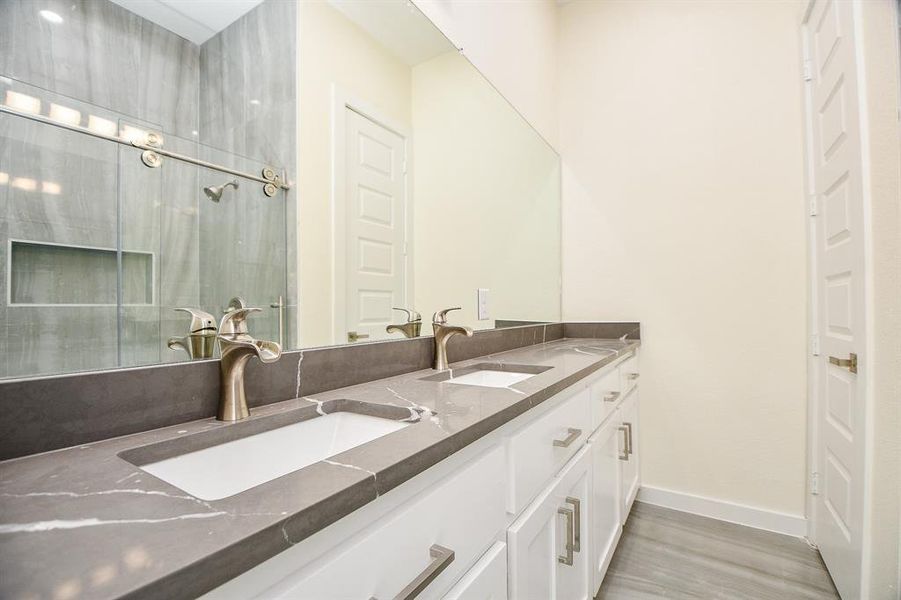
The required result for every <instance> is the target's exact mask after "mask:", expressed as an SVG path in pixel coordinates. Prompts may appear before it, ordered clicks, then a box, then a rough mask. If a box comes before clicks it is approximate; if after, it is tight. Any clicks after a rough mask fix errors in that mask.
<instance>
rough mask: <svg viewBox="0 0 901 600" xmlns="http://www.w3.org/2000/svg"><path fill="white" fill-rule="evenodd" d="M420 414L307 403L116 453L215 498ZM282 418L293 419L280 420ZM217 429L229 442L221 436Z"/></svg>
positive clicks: (204, 497) (383, 407)
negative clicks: (265, 415)
mask: <svg viewBox="0 0 901 600" xmlns="http://www.w3.org/2000/svg"><path fill="white" fill-rule="evenodd" d="M311 411H312V412H311ZM320 411H321V412H322V413H325V414H320ZM292 413H293V414H292ZM286 417H287V419H286ZM418 419H419V413H418V412H416V411H415V410H410V409H406V408H401V407H397V406H389V405H379V404H370V403H366V402H357V401H351V400H332V401H329V402H323V403H322V405H321V407H318V410H317V407H316V406H310V407H305V408H303V409H298V410H295V411H290V412H289V413H283V414H278V415H272V416H271V417H262V418H260V419H256V420H251V421H247V422H242V423H237V424H235V425H229V426H227V427H223V428H221V429H217V430H212V431H209V432H203V433H199V434H195V435H191V436H185V437H184V438H179V439H176V440H171V441H168V442H161V443H159V444H153V445H150V446H144V447H141V448H134V449H131V450H127V451H125V452H122V453H121V454H120V457H121V458H124V459H125V460H127V461H129V462H131V463H132V464H134V465H135V466H137V467H139V468H140V469H142V470H143V471H146V472H147V473H150V474H151V475H153V476H155V477H158V478H159V479H162V480H163V481H165V482H167V483H170V484H172V485H174V486H175V487H177V488H179V489H181V490H183V491H185V492H187V493H188V494H191V495H192V496H194V497H196V498H200V499H201V500H221V499H222V498H227V497H229V496H233V495H235V494H238V493H240V492H243V491H246V490H249V489H251V488H254V487H256V486H258V485H261V484H263V483H266V482H267V481H272V480H273V479H276V478H278V477H281V476H282V475H287V474H288V473H291V472H293V471H297V470H299V469H302V468H304V467H306V466H308V465H311V464H313V463H316V462H319V461H321V460H324V459H327V458H329V457H330V456H335V455H336V454H340V453H341V452H344V451H346V450H350V449H351V448H355V447H356V446H360V445H362V444H365V443H366V442H370V441H372V440H374V439H377V438H380V437H382V436H384V435H387V434H389V433H392V432H394V431H398V430H400V429H403V428H404V427H407V426H408V425H410V423H411V422H414V421H416V420H418ZM286 420H289V421H294V422H289V423H287V424H286V423H285V421H286ZM244 426H246V427H244ZM242 428H243V429H242ZM260 429H263V430H262V431H260ZM223 434H229V435H227V436H226V437H228V438H231V439H228V440H227V441H224V440H223Z"/></svg>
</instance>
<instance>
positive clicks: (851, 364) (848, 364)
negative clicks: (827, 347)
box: [829, 352, 857, 373]
mask: <svg viewBox="0 0 901 600" xmlns="http://www.w3.org/2000/svg"><path fill="white" fill-rule="evenodd" d="M829 364H831V365H835V366H837V367H844V368H846V369H848V370H849V371H850V372H852V373H857V355H856V354H854V353H853V352H852V353H851V354H849V355H848V358H839V357H837V356H830V357H829Z"/></svg>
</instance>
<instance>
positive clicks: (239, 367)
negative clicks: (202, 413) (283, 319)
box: [216, 308, 282, 421]
mask: <svg viewBox="0 0 901 600" xmlns="http://www.w3.org/2000/svg"><path fill="white" fill-rule="evenodd" d="M258 310H260V309H258V308H255V309H249V308H245V309H239V310H233V311H230V312H229V313H227V314H226V315H225V316H224V317H222V323H221V324H220V325H219V331H220V333H219V336H218V338H217V339H218V341H219V356H220V369H221V370H220V382H221V395H220V397H219V411H218V413H217V416H216V418H217V419H219V420H220V421H240V420H241V419H246V418H247V417H248V416H250V411H249V410H248V408H247V397H246V396H245V394H244V369H245V368H246V367H247V363H248V361H250V359H251V358H253V357H256V358H258V359H260V362H263V363H272V362H275V361H277V360H278V359H279V358H280V357H281V355H282V347H281V346H279V345H278V344H277V343H276V342H269V341H264V340H255V339H253V338H252V337H251V336H250V334H249V333H247V327H246V324H245V323H244V320H245V319H246V318H247V315H248V314H249V313H250V312H253V311H258ZM223 332H224V333H223Z"/></svg>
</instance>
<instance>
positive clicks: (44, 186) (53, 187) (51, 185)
mask: <svg viewBox="0 0 901 600" xmlns="http://www.w3.org/2000/svg"><path fill="white" fill-rule="evenodd" d="M41 191H42V192H43V193H45V194H50V195H52V196H59V195H60V194H61V193H62V191H63V188H62V186H60V185H59V184H58V183H56V182H53V181H42V182H41Z"/></svg>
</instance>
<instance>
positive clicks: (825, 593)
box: [597, 502, 838, 600]
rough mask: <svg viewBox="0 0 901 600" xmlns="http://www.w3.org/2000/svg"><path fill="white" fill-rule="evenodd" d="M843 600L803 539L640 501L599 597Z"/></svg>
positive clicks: (613, 599)
mask: <svg viewBox="0 0 901 600" xmlns="http://www.w3.org/2000/svg"><path fill="white" fill-rule="evenodd" d="M634 598H648V599H650V598H685V599H688V598H705V599H706V598H710V599H721V600H782V599H784V598H799V599H800V598H809V599H838V593H837V592H836V591H835V587H834V586H833V585H832V580H831V579H830V578H829V573H828V572H827V571H826V568H825V567H824V565H823V562H822V560H821V558H820V556H819V553H818V552H817V551H816V550H813V549H811V548H810V547H809V546H808V545H807V544H806V543H805V542H804V541H803V540H801V539H798V538H793V537H789V536H785V535H780V534H777V533H771V532H768V531H762V530H759V529H752V528H750V527H744V526H741V525H735V524H732V523H726V522H724V521H717V520H714V519H708V518H706V517H699V516H697V515H691V514H688V513H683V512H679V511H674V510H669V509H665V508H660V507H657V506H652V505H648V504H643V503H641V502H636V503H635V505H634V508H633V509H632V513H631V514H630V515H629V519H628V521H626V526H625V528H624V530H623V535H622V538H621V539H620V542H619V545H618V547H617V549H616V552H615V553H614V555H613V560H612V561H611V563H610V568H609V569H608V571H607V575H606V577H605V579H604V583H603V585H602V586H601V589H600V590H599V592H598V595H597V599H598V600H620V599H622V600H626V599H629V600H632V599H634Z"/></svg>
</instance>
